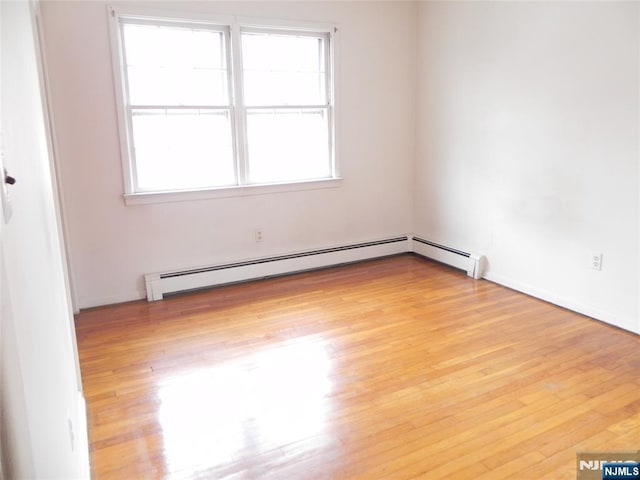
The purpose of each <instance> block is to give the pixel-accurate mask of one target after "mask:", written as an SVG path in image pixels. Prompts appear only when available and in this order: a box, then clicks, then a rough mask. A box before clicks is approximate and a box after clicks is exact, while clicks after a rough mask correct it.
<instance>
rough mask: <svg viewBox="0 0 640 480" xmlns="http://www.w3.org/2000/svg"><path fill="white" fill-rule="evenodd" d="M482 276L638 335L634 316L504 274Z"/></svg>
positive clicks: (638, 329) (490, 273)
mask: <svg viewBox="0 0 640 480" xmlns="http://www.w3.org/2000/svg"><path fill="white" fill-rule="evenodd" d="M484 278H485V279H486V280H489V281H490V282H493V283H497V284H499V285H502V286H504V287H507V288H510V289H512V290H516V291H518V292H520V293H524V294H525V295H529V296H531V297H534V298H537V299H540V300H543V301H545V302H549V303H552V304H554V305H557V306H559V307H562V308H566V309H567V310H571V311H573V312H577V313H580V314H582V315H585V316H587V317H589V318H592V319H594V320H598V321H600V322H603V323H606V324H608V325H613V326H615V327H618V328H621V329H623V330H627V331H629V332H631V333H635V334H639V335H640V327H639V326H638V324H637V320H636V319H635V318H632V317H627V316H623V315H620V314H618V313H615V312H611V311H607V310H603V309H601V308H598V307H595V306H593V305H588V304H585V303H582V302H578V301H576V300H574V299H569V298H565V297H562V296H559V295H556V294H554V293H551V292H549V291H547V290H543V289H540V288H536V287H533V286H531V285H528V284H526V283H524V282H519V281H517V280H514V279H512V278H510V277H507V276H504V275H496V274H495V273H492V272H490V271H489V272H487V273H486V274H485V275H484Z"/></svg>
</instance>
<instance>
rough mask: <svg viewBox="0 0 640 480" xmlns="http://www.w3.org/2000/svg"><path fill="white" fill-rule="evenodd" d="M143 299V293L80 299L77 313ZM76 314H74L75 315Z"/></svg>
mask: <svg viewBox="0 0 640 480" xmlns="http://www.w3.org/2000/svg"><path fill="white" fill-rule="evenodd" d="M144 298H145V296H144V294H143V293H139V292H136V293H131V294H122V295H112V296H108V297H97V298H84V299H83V298H80V299H78V311H80V310H85V309H87V308H94V307H102V306H106V305H116V304H118V303H126V302H134V301H136V300H143V299H144ZM77 313H78V312H74V314H77Z"/></svg>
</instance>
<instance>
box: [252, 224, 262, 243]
mask: <svg viewBox="0 0 640 480" xmlns="http://www.w3.org/2000/svg"><path fill="white" fill-rule="evenodd" d="M254 233H255V237H256V242H258V243H259V242H261V241H262V240H263V238H262V228H261V227H256V229H255V232H254Z"/></svg>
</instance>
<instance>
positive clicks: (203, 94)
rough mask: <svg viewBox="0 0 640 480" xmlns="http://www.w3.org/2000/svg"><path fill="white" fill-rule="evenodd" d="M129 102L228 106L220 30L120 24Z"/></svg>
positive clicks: (132, 103) (225, 67) (222, 39)
mask: <svg viewBox="0 0 640 480" xmlns="http://www.w3.org/2000/svg"><path fill="white" fill-rule="evenodd" d="M123 31H124V45H125V55H126V61H127V65H126V70H127V79H128V86H129V102H130V104H131V105H199V106H209V105H228V103H229V95H228V87H227V66H226V57H225V52H224V49H225V45H224V41H225V39H224V35H223V33H222V32H217V31H211V30H197V29H193V28H181V27H167V26H151V25H132V24H124V25H123Z"/></svg>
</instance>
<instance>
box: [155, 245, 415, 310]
mask: <svg viewBox="0 0 640 480" xmlns="http://www.w3.org/2000/svg"><path fill="white" fill-rule="evenodd" d="M414 240H415V239H414ZM407 251H409V237H407V236H401V237H394V238H387V239H384V240H378V241H373V242H365V243H356V244H352V245H344V246H340V247H332V248H324V249H319V250H310V251H306V252H299V253H293V254H289V255H278V256H273V257H266V258H259V259H253V260H246V261H241V262H234V263H226V264H221V265H213V266H208V267H202V268H194V269H187V270H181V271H175V272H164V273H151V274H147V275H145V284H146V288H147V300H149V301H150V302H151V301H155V300H162V298H163V296H164V295H165V294H167V293H177V292H183V291H188V290H196V289H199V288H206V287H214V286H218V285H225V284H229V283H236V282H242V281H246V280H256V279H259V278H265V277H272V276H277V275H284V274H287V273H295V272H302V271H305V270H313V269H317V268H322V267H328V266H332V265H340V264H343V263H351V262H357V261H361V260H367V259H369V258H376V257H384V256H388V255H395V254H399V253H404V252H407Z"/></svg>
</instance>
